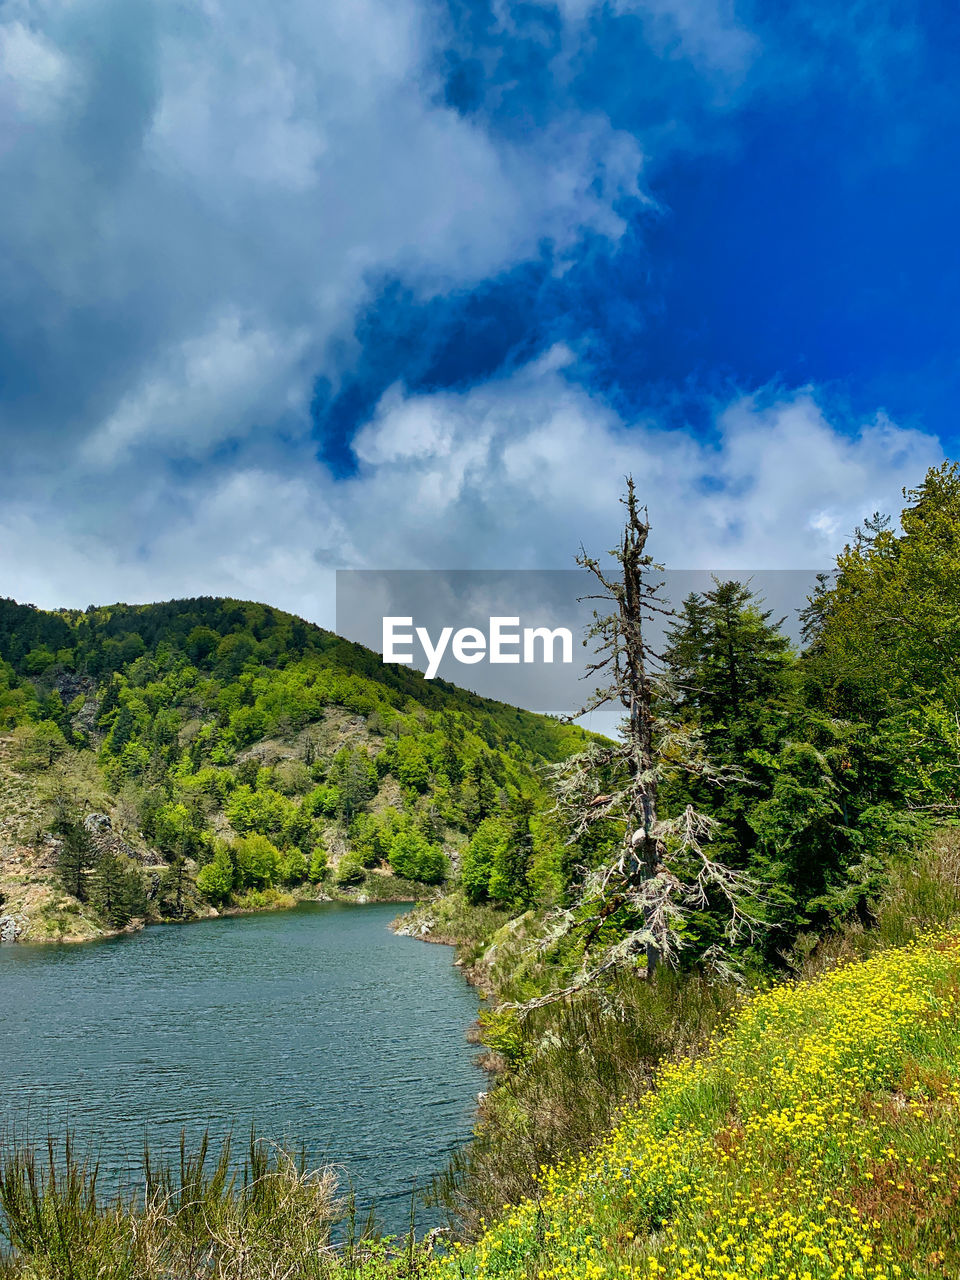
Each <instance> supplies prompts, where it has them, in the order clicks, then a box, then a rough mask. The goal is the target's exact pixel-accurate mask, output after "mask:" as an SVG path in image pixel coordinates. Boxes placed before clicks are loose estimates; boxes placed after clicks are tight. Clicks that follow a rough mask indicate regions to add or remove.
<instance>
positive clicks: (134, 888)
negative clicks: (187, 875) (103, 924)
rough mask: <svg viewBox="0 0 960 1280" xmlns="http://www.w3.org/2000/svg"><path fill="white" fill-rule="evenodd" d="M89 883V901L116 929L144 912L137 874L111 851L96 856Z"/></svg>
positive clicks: (141, 884) (141, 883) (138, 874)
mask: <svg viewBox="0 0 960 1280" xmlns="http://www.w3.org/2000/svg"><path fill="white" fill-rule="evenodd" d="M91 880H92V885H91V894H90V899H91V902H92V903H93V905H94V906H95V907H96V908H97V910H98V911H99V912H100V913H101V915H103V916H105V917H106V919H107V920H108V921H109V922H110V924H111V925H112V926H113V927H114V928H115V929H122V928H123V927H124V926H125V925H127V924H129V923H130V920H131V919H132V918H133V916H135V915H142V914H143V913H144V911H145V910H146V897H145V894H144V891H143V880H142V877H141V875H140V872H139V871H138V870H137V868H136V867H135V866H132V865H131V864H130V863H128V862H127V861H126V859H124V858H121V857H120V855H119V854H117V853H115V852H113V851H112V850H110V849H104V850H102V852H101V853H100V854H99V856H98V857H97V860H96V864H95V866H94V872H93V876H92V877H91Z"/></svg>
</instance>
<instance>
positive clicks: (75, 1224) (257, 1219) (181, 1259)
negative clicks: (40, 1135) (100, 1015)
mask: <svg viewBox="0 0 960 1280" xmlns="http://www.w3.org/2000/svg"><path fill="white" fill-rule="evenodd" d="M98 1180H99V1170H98V1168H97V1165H96V1162H95V1161H94V1160H91V1159H89V1158H85V1157H83V1156H81V1155H79V1154H78V1153H77V1151H76V1149H75V1147H74V1145H73V1143H72V1142H71V1140H70V1139H69V1138H68V1139H67V1140H66V1142H65V1143H64V1144H63V1146H62V1147H58V1146H57V1144H56V1143H54V1142H53V1141H52V1140H48V1143H47V1145H46V1147H45V1148H44V1149H43V1150H41V1151H38V1150H36V1149H35V1148H32V1147H30V1146H23V1145H18V1144H8V1146H7V1150H6V1152H5V1154H4V1155H3V1157H2V1159H0V1239H2V1240H3V1241H5V1244H6V1248H5V1249H3V1250H0V1276H2V1277H3V1280H386V1278H387V1277H389V1278H391V1280H397V1278H399V1277H410V1276H415V1275H419V1274H421V1272H422V1267H423V1265H425V1264H426V1262H427V1260H428V1256H429V1248H428V1247H427V1246H424V1245H422V1244H421V1245H418V1246H415V1245H414V1242H413V1240H412V1238H411V1240H409V1241H403V1240H400V1241H395V1240H390V1239H384V1240H380V1239H377V1238H376V1237H373V1236H369V1235H364V1234H363V1233H362V1232H358V1231H357V1229H356V1222H355V1220H354V1218H353V1212H352V1205H351V1204H350V1202H349V1200H346V1199H343V1198H341V1197H339V1196H338V1194H337V1179H336V1175H335V1174H334V1173H333V1172H332V1171H330V1170H319V1171H310V1170H308V1169H307V1168H306V1166H305V1165H304V1163H303V1161H302V1159H299V1158H297V1157H296V1156H295V1155H293V1154H291V1153H290V1152H288V1151H285V1150H283V1149H280V1148H272V1147H269V1146H267V1145H266V1144H265V1143H263V1142H260V1141H258V1140H257V1139H256V1138H251V1141H250V1145H249V1148H248V1150H247V1153H246V1158H245V1160H244V1161H243V1163H242V1165H240V1166H239V1167H238V1165H237V1162H236V1161H235V1160H234V1158H233V1155H232V1152H231V1147H230V1142H229V1140H227V1141H226V1142H224V1143H223V1144H222V1145H221V1146H220V1147H219V1148H218V1149H217V1151H216V1152H214V1151H212V1150H211V1147H210V1144H209V1141H208V1140H207V1139H206V1138H204V1139H203V1140H202V1141H201V1142H200V1143H199V1145H198V1146H197V1148H196V1149H195V1150H193V1151H191V1150H188V1149H187V1147H186V1145H185V1143H184V1141H183V1139H182V1138H181V1144H180V1151H179V1159H177V1160H175V1161H174V1162H163V1161H157V1160H156V1159H155V1157H153V1156H152V1155H151V1154H150V1152H149V1151H146V1152H145V1153H144V1156H143V1160H142V1164H141V1168H140V1178H139V1185H138V1186H137V1189H136V1190H135V1191H130V1192H127V1193H126V1194H123V1193H121V1194H118V1195H116V1196H114V1197H113V1198H109V1197H108V1198H106V1199H104V1198H103V1197H101V1196H100V1195H99V1194H98ZM344 1221H345V1222H346V1231H345V1232H342V1233H341V1234H342V1235H343V1237H344V1238H343V1239H342V1240H341V1241H339V1242H336V1243H335V1242H334V1240H333V1238H332V1230H333V1227H334V1226H335V1224H337V1223H338V1222H344Z"/></svg>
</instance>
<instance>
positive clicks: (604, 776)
mask: <svg viewBox="0 0 960 1280" xmlns="http://www.w3.org/2000/svg"><path fill="white" fill-rule="evenodd" d="M621 501H622V502H623V504H624V506H625V507H626V521H625V526H624V531H623V537H622V539H621V542H620V545H619V547H617V548H616V549H615V550H614V551H612V552H611V553H610V554H611V556H612V558H613V559H614V560H615V562H616V564H617V566H618V567H617V570H616V571H614V572H609V571H608V570H606V569H605V568H604V566H603V565H602V564H601V563H600V561H599V560H596V559H594V558H593V557H592V556H588V555H587V554H586V552H585V551H582V550H581V554H580V555H579V556H578V557H577V563H578V564H579V565H581V566H582V567H583V568H585V569H587V570H588V571H589V572H590V573H591V574H593V576H594V578H595V579H596V580H597V582H598V583H599V585H600V588H601V590H600V592H599V594H597V595H591V596H587V597H585V599H588V600H598V601H602V602H603V603H604V605H605V606H606V607H607V609H608V611H607V612H604V613H601V612H599V611H598V610H597V609H595V610H594V621H593V624H592V626H591V627H590V629H589V631H588V633H587V639H588V641H593V642H594V643H595V659H594V661H593V662H592V663H591V664H590V666H589V667H588V669H587V676H588V677H592V678H599V679H600V681H601V682H602V683H601V685H600V687H599V688H598V689H597V690H596V692H594V694H593V695H592V696H591V698H590V699H589V701H588V702H587V704H586V706H584V707H583V708H582V709H581V710H580V711H579V712H577V713H576V715H574V716H572V717H571V719H574V720H576V719H579V718H580V717H581V716H582V715H585V714H586V713H587V712H588V711H591V710H595V709H597V708H598V707H602V706H605V705H608V704H619V705H620V706H622V707H623V709H624V711H625V713H626V714H625V718H624V721H623V723H622V726H621V733H620V738H619V740H618V741H616V742H613V743H611V744H610V745H599V744H597V745H593V746H591V747H590V748H588V749H587V750H586V751H584V752H582V753H580V754H578V755H575V756H573V757H571V758H570V759H569V760H566V761H564V762H563V763H562V764H560V765H558V766H556V768H555V770H554V777H555V785H556V792H557V804H558V810H559V812H560V814H561V816H562V817H563V819H564V820H565V824H566V826H567V829H568V831H569V840H570V842H571V843H575V842H577V841H578V840H580V839H581V838H582V837H583V836H585V835H586V834H587V833H588V832H589V831H590V830H591V829H592V828H593V827H595V825H596V824H597V823H598V822H601V821H608V820H613V821H615V822H616V823H617V824H620V825H622V828H623V837H622V842H621V844H620V846H619V848H618V849H617V852H616V854H615V855H614V856H613V857H612V858H608V860H607V861H605V862H603V863H602V864H601V865H600V866H597V867H594V868H592V869H590V870H588V871H586V872H585V874H584V879H583V883H582V885H581V887H580V891H579V894H578V899H577V901H576V903H575V904H574V905H573V906H572V907H571V908H570V909H568V910H566V911H564V912H562V913H561V914H560V915H559V917H558V918H557V920H556V921H555V925H554V928H553V930H552V931H551V933H550V934H549V937H548V939H547V942H546V945H547V946H548V947H549V946H550V945H552V944H555V943H556V942H558V941H559V940H560V938H562V937H564V936H567V935H569V934H571V933H573V932H576V933H578V934H579V935H580V937H581V938H582V940H583V946H584V954H585V960H584V965H583V968H582V970H581V972H580V973H579V974H578V975H577V978H576V980H575V982H574V983H573V985H572V986H570V987H568V988H565V989H564V990H563V991H561V992H554V993H551V995H550V996H547V997H543V998H542V999H541V1000H538V1001H534V1002H533V1004H532V1005H531V1007H533V1005H536V1004H540V1003H546V1002H547V1001H549V1000H553V999H556V998H558V996H563V995H567V994H571V993H573V992H575V991H577V990H580V989H582V988H583V987H585V986H587V985H589V984H590V983H592V982H593V981H595V980H596V978H598V977H599V976H600V975H601V974H603V973H605V972H607V971H608V970H610V969H613V968H616V967H619V966H624V965H626V964H631V965H635V964H636V962H637V959H638V957H639V956H640V955H645V957H646V966H647V974H648V976H650V975H652V974H653V973H654V971H655V970H656V968H657V966H658V965H659V964H660V963H662V962H663V963H673V962H675V960H676V957H677V953H678V951H679V950H680V948H681V947H682V946H683V941H684V927H683V926H684V922H685V920H686V919H687V918H688V917H689V916H690V914H691V913H692V912H693V911H695V910H698V909H703V908H705V907H707V906H717V905H722V906H723V907H725V909H726V917H727V918H726V922H725V934H726V937H727V939H728V941H730V942H734V941H736V940H738V939H739V938H741V937H743V936H744V935H745V934H751V933H752V932H753V931H754V930H755V929H756V928H757V927H758V921H757V919H756V918H755V917H754V915H753V914H752V913H751V911H750V910H749V908H748V903H749V902H750V900H751V898H752V897H753V895H754V893H755V886H754V884H753V883H752V881H751V880H750V879H749V878H748V877H747V876H745V875H744V874H743V873H741V872H738V871H735V870H731V869H730V868H729V867H726V866H724V865H723V864H722V863H720V862H717V861H715V860H714V859H712V858H711V857H710V854H709V852H708V848H709V842H710V837H711V834H712V832H713V830H714V828H715V826H716V823H715V821H714V820H713V819H712V818H711V817H709V816H708V815H706V814H703V813H699V812H697V811H696V810H695V809H694V808H693V807H692V806H687V808H686V809H684V810H683V812H681V813H679V814H677V815H676V816H674V817H663V816H662V815H661V813H660V807H659V790H660V785H661V781H662V780H663V778H664V777H665V776H666V775H667V773H668V772H675V771H677V770H682V771H686V772H688V773H692V774H697V775H699V776H701V777H704V778H707V779H708V780H711V781H713V782H714V783H716V785H718V786H722V785H723V784H724V782H725V781H726V780H728V779H729V778H730V777H731V776H732V771H731V770H729V769H720V768H715V767H713V766H712V765H711V763H710V761H709V759H708V758H707V756H706V753H705V751H704V749H703V747H702V744H701V742H700V741H699V739H698V737H697V735H696V734H695V733H694V732H693V731H691V730H688V729H686V728H684V727H683V726H682V725H680V724H677V723H675V722H674V721H672V720H670V719H669V718H665V717H664V716H662V715H661V714H660V713H659V710H658V708H659V707H661V706H664V705H668V704H669V697H667V696H664V694H665V690H664V680H663V676H662V667H661V664H660V661H659V655H658V654H657V653H656V652H655V651H654V649H653V648H652V647H651V645H650V644H649V643H648V640H647V634H648V630H647V629H648V628H649V627H650V625H651V624H652V623H653V622H655V620H656V619H657V617H658V616H659V617H660V618H663V619H668V618H670V617H672V616H673V610H672V609H671V607H670V605H669V603H668V601H667V600H666V599H665V598H664V596H663V595H662V590H663V582H662V580H661V578H660V574H661V573H662V572H663V570H662V566H660V565H658V564H656V563H655V562H654V561H653V559H652V557H651V556H650V555H649V554H648V552H647V550H646V546H647V538H648V535H649V533H650V524H649V520H648V517H647V511H646V508H642V507H641V506H640V505H639V503H638V501H637V495H636V488H635V485H634V482H633V479H632V477H628V478H627V493H626V497H624V498H622V499H621ZM658 695H659V696H658ZM630 921H633V923H632V924H630V923H629V922H630ZM623 922H627V923H623ZM615 923H620V924H622V927H620V928H617V929H613V930H611V932H614V933H615V934H617V935H618V936H617V937H616V940H615V941H613V942H610V943H607V944H605V945H604V944H603V943H602V941H600V940H601V937H602V935H603V934H604V933H605V932H607V926H608V925H613V924H615ZM598 943H599V945H598ZM707 961H708V963H710V962H712V963H713V964H714V965H715V966H717V967H720V968H723V967H724V965H725V962H724V960H723V958H722V956H721V954H720V951H719V949H714V950H713V952H712V953H711V954H710V955H709V956H707Z"/></svg>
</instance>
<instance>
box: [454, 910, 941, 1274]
mask: <svg viewBox="0 0 960 1280" xmlns="http://www.w3.org/2000/svg"><path fill="white" fill-rule="evenodd" d="M958 1063H960V937H958V936H957V935H956V934H951V933H943V934H934V935H929V936H926V937H924V938H922V939H921V940H919V941H918V942H916V943H913V944H911V945H909V946H908V947H906V948H899V949H892V950H887V951H884V952H881V953H880V954H878V955H877V956H875V957H873V958H871V959H869V960H866V961H863V962H861V963H859V964H853V965H849V966H844V967H842V968H839V969H837V970H835V971H834V972H833V973H830V974H828V975H827V976H825V977H823V978H820V979H819V980H817V981H815V982H812V983H809V984H804V985H800V986H790V985H784V986H780V987H775V988H773V989H772V990H770V991H767V992H764V993H762V994H760V995H758V996H756V997H754V998H753V1000H751V1001H750V1003H749V1004H748V1005H747V1006H746V1007H745V1008H744V1009H743V1010H742V1011H741V1012H740V1013H739V1015H738V1016H737V1018H736V1020H735V1022H734V1024H733V1025H732V1026H731V1028H730V1029H729V1030H728V1031H727V1032H726V1033H725V1034H724V1035H723V1036H721V1037H719V1038H718V1039H716V1040H715V1041H714V1042H713V1043H712V1044H711V1045H710V1046H709V1048H708V1049H707V1051H706V1052H705V1053H704V1054H703V1055H702V1056H701V1057H700V1058H699V1059H698V1060H687V1061H681V1062H679V1063H675V1064H671V1065H669V1066H666V1067H664V1069H663V1070H662V1071H661V1072H660V1074H659V1077H658V1079H657V1087H656V1089H655V1090H654V1091H651V1092H650V1093H648V1094H647V1095H646V1096H645V1097H644V1098H643V1099H642V1101H641V1102H640V1104H639V1105H638V1106H635V1107H632V1108H629V1109H627V1110H626V1111H625V1112H624V1114H623V1115H622V1116H621V1118H620V1119H619V1121H618V1123H617V1124H616V1126H615V1127H614V1129H613V1130H612V1132H611V1133H610V1134H609V1135H608V1136H607V1137H606V1138H605V1139H604V1140H603V1141H602V1142H600V1143H599V1144H598V1145H597V1146H596V1147H595V1148H594V1149H593V1150H591V1151H589V1152H586V1153H584V1154H582V1155H581V1156H580V1157H579V1158H578V1159H576V1160H574V1161H572V1162H570V1163H568V1164H565V1165H561V1166H559V1167H556V1168H553V1169H543V1170H542V1171H541V1172H540V1174H539V1176H538V1178H537V1190H536V1193H535V1194H534V1195H533V1196H531V1197H530V1198H527V1199H526V1200H524V1201H521V1202H520V1203H519V1204H517V1205H515V1206H514V1207H512V1208H509V1209H507V1210H506V1211H505V1212H504V1214H503V1216H502V1217H501V1219H500V1221H499V1222H498V1223H497V1224H496V1225H495V1226H494V1227H492V1228H491V1229H490V1230H489V1231H488V1232H487V1233H485V1234H484V1235H483V1236H481V1238H480V1240H479V1242H478V1243H477V1244H476V1245H475V1246H472V1247H471V1248H469V1249H466V1250H456V1251H455V1252H454V1253H453V1255H452V1257H451V1258H450V1259H449V1260H448V1261H447V1262H445V1263H444V1264H443V1265H442V1266H441V1267H439V1268H438V1271H437V1274H438V1276H443V1277H449V1278H450V1280H454V1277H457V1278H458V1280H459V1278H460V1277H470V1276H473V1277H477V1280H487V1278H489V1280H493V1278H494V1277H498V1278H502V1280H507V1278H508V1277H517V1278H518V1280H519V1278H521V1277H524V1278H525V1277H528V1276H532V1275H536V1276H541V1277H544V1280H548V1278H550V1277H555V1278H556V1280H560V1278H561V1277H571V1278H573V1277H577V1278H579V1280H601V1277H609V1278H610V1280H613V1277H620V1276H623V1275H640V1276H663V1277H670V1278H671V1280H733V1278H734V1277H736V1278H738V1280H739V1278H740V1277H747V1276H756V1277H763V1278H764V1280H840V1278H841V1277H848V1276H869V1277H884V1280H886V1278H888V1277H889V1278H892V1277H898V1276H903V1275H908V1274H909V1275H911V1276H916V1277H927V1276H929V1277H934V1276H937V1277H942V1276H945V1275H955V1274H956V1273H957V1269H958V1268H960V1070H958Z"/></svg>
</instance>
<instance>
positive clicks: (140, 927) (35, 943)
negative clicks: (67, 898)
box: [0, 890, 425, 948]
mask: <svg viewBox="0 0 960 1280" xmlns="http://www.w3.org/2000/svg"><path fill="white" fill-rule="evenodd" d="M423 901H425V899H423V898H420V897H417V896H415V895H414V894H413V893H412V892H410V891H407V890H398V891H397V892H396V893H395V894H387V895H384V896H382V897H381V896H379V895H368V894H365V893H363V892H362V891H361V892H359V893H348V892H337V891H335V892H333V893H328V892H321V893H320V894H319V895H315V894H310V895H297V894H293V893H284V894H279V895H278V898H277V900H276V901H273V902H269V903H263V904H262V905H257V906H243V905H232V906H224V907H213V906H211V908H210V910H209V911H207V912H205V913H204V914H202V915H200V914H197V915H189V916H184V917H182V918H179V919H178V918H174V917H169V916H168V917H159V916H158V917H155V918H150V917H134V919H132V920H130V921H129V923H127V924H125V925H124V926H123V927H122V928H118V929H111V928H109V927H108V926H105V925H104V926H100V925H97V924H95V923H94V922H93V921H88V923H89V925H90V928H91V930H92V932H90V933H68V932H64V933H61V934H58V935H47V936H41V937H37V936H32V937H31V936H29V935H26V934H23V933H21V934H20V935H19V936H17V937H16V938H13V939H10V940H7V941H4V942H2V943H0V947H2V948H7V947H11V948H12V947H46V946H69V947H75V946H82V945H83V944H84V943H95V942H110V941H114V940H116V939H117V938H123V937H127V936H133V935H134V934H137V933H142V932H143V931H144V930H145V929H148V928H157V927H160V928H162V927H166V926H169V925H190V924H201V923H203V921H205V920H216V919H220V918H222V917H242V916H253V915H266V914H269V913H272V912H281V911H292V910H293V909H294V908H295V907H298V906H300V905H301V904H303V903H311V902H313V903H323V902H340V903H344V904H346V905H353V906H360V907H365V906H376V905H378V904H379V905H391V904H394V905H396V906H398V907H399V906H403V905H412V906H416V905H417V904H418V903H420V902H423ZM84 918H85V917H84Z"/></svg>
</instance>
